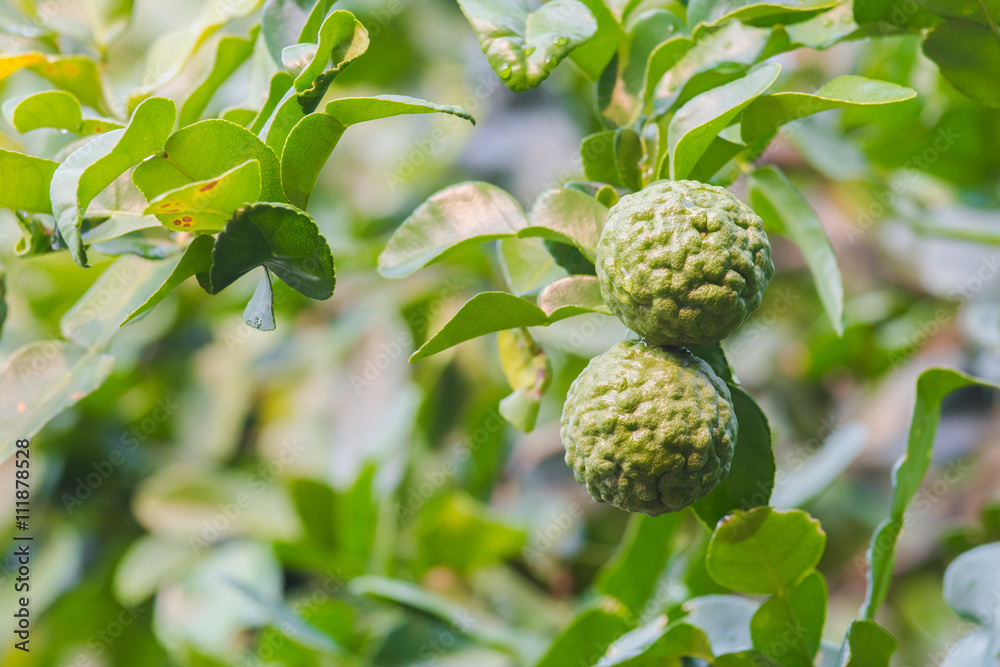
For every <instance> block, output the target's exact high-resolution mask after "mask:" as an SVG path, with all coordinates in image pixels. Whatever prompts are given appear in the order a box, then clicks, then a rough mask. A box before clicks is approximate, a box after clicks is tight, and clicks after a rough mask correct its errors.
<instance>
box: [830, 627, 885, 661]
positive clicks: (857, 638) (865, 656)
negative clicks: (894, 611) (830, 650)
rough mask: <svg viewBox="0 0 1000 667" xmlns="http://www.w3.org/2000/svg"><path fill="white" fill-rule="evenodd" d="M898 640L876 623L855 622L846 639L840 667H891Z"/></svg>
mask: <svg viewBox="0 0 1000 667" xmlns="http://www.w3.org/2000/svg"><path fill="white" fill-rule="evenodd" d="M895 651H896V640H895V639H894V638H893V636H892V635H890V634H889V633H888V632H887V631H886V630H885V629H884V628H882V627H881V626H879V625H877V624H876V623H875V622H874V621H866V620H861V621H854V622H853V623H851V628H850V630H848V632H847V637H846V638H845V639H844V645H843V647H842V648H841V650H840V656H839V657H838V662H837V665H838V667H889V660H890V659H891V657H892V654H893V653H894V652H895Z"/></svg>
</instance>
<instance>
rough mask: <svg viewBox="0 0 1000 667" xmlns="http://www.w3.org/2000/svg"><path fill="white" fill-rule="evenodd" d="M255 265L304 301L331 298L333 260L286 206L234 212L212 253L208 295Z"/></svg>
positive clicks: (305, 221)
mask: <svg viewBox="0 0 1000 667" xmlns="http://www.w3.org/2000/svg"><path fill="white" fill-rule="evenodd" d="M258 266H264V267H267V268H268V269H270V270H271V271H272V272H273V273H274V274H275V275H276V276H278V277H279V278H281V279H282V280H283V281H284V282H285V283H286V284H287V285H288V286H289V287H291V288H292V289H294V290H296V291H297V292H299V293H300V294H303V295H304V296H307V297H309V298H310V299H319V300H323V299H329V298H330V297H331V296H333V289H334V286H335V285H336V277H335V275H334V268H333V255H331V253H330V246H329V245H327V243H326V239H324V238H323V237H322V236H321V235H320V233H319V228H318V227H316V223H315V222H313V219H312V218H310V217H309V216H308V215H306V214H305V213H303V212H302V211H300V210H298V209H296V208H294V207H292V206H288V205H287V204H269V203H257V204H252V205H250V206H245V207H243V208H241V209H240V210H238V211H237V212H236V215H234V216H233V219H232V220H230V221H229V223H228V224H227V225H226V227H225V229H223V230H222V231H221V232H219V236H218V238H217V239H216V241H215V249H214V250H213V251H212V269H211V272H210V273H209V285H210V286H211V290H210V292H211V293H212V294H218V293H219V292H220V291H222V290H223V289H225V288H226V287H228V286H229V285H231V284H233V283H234V282H235V281H236V280H237V279H238V278H240V277H241V276H243V275H244V274H246V273H249V272H250V271H252V270H253V269H255V268H257V267H258Z"/></svg>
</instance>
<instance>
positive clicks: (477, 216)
mask: <svg viewBox="0 0 1000 667" xmlns="http://www.w3.org/2000/svg"><path fill="white" fill-rule="evenodd" d="M527 224H528V223H527V220H526V219H525V217H524V212H523V211H522V210H521V207H520V206H519V205H518V203H517V202H516V201H515V200H514V198H513V197H511V196H510V195H509V194H507V193H506V192H504V191H503V190H501V189H500V188H498V187H496V186H495V185H490V184H489V183H482V182H468V183H460V184H458V185H453V186H451V187H449V188H445V189H444V190H441V191H440V192H438V193H436V194H434V195H432V196H431V197H430V198H429V199H428V200H427V201H425V202H424V203H423V204H421V205H420V206H419V207H417V210H416V211H414V212H413V214H412V215H411V216H410V217H409V218H407V219H406V220H404V221H403V224H402V225H400V227H399V229H397V230H396V232H395V233H394V234H393V235H392V238H390V239H389V243H388V244H387V245H386V247H385V250H383V251H382V254H381V255H379V258H378V272H379V273H380V274H382V275H383V276H385V277H386V278H403V277H406V276H408V275H410V274H411V273H414V272H415V271H417V270H419V269H422V268H423V267H425V266H427V265H428V264H431V263H433V262H435V261H437V260H439V259H441V258H442V257H443V256H445V255H446V254H448V253H451V252H454V251H456V250H458V249H460V248H463V247H467V246H469V245H473V244H477V245H478V244H480V243H484V242H486V241H495V240H497V239H502V238H505V237H509V236H514V235H515V234H517V232H518V231H520V230H521V229H523V228H524V227H526V226H527Z"/></svg>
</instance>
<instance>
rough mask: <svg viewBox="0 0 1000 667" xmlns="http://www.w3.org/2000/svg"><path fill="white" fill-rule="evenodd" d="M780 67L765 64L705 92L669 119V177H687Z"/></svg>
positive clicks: (771, 80)
mask: <svg viewBox="0 0 1000 667" xmlns="http://www.w3.org/2000/svg"><path fill="white" fill-rule="evenodd" d="M780 71H781V66H780V65H778V64H777V63H770V64H767V65H762V66H760V67H758V68H757V69H755V70H753V71H751V72H750V73H749V74H747V75H746V76H745V77H743V78H741V79H737V80H736V81H733V82H731V83H727V84H725V85H722V86H719V87H718V88H714V89H712V90H709V91H708V92H705V93H702V94H700V95H698V96H696V97H694V98H692V99H691V100H690V101H688V103H687V104H685V105H684V106H682V107H681V108H680V109H679V110H678V111H677V113H676V114H675V115H674V117H673V118H672V119H671V120H670V126H669V128H668V130H667V150H668V155H667V159H669V161H670V162H669V164H670V178H672V179H674V180H679V179H682V178H686V177H687V176H688V174H690V173H691V170H692V169H693V168H694V166H695V165H696V164H697V163H698V159H699V158H701V156H702V154H703V153H704V152H705V150H706V149H707V148H708V147H709V146H710V145H711V143H712V141H713V140H715V138H716V137H717V136H718V134H719V132H721V131H722V130H723V129H724V128H725V127H726V126H727V125H729V122H730V121H731V120H732V119H733V118H735V117H736V115H737V114H738V113H739V112H740V111H742V110H743V108H744V107H746V106H747V105H748V104H750V103H751V102H752V101H753V100H754V99H756V98H757V97H759V96H760V95H761V94H763V93H764V91H766V90H767V89H768V88H770V87H771V84H773V83H774V82H775V80H776V79H777V78H778V73H779V72H780Z"/></svg>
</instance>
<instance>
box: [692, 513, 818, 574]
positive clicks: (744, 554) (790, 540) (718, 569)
mask: <svg viewBox="0 0 1000 667" xmlns="http://www.w3.org/2000/svg"><path fill="white" fill-rule="evenodd" d="M825 545H826V534H825V533H824V532H823V531H822V529H821V528H820V526H819V522H818V521H816V520H815V519H813V518H812V517H810V516H809V515H808V514H806V513H805V512H802V511H799V510H773V509H771V508H770V507H758V508H756V509H753V510H750V511H749V512H741V511H736V512H734V513H733V514H732V515H730V516H728V517H727V518H725V519H723V520H722V521H720V522H719V525H718V526H717V527H716V529H715V533H714V534H713V535H712V540H711V542H709V545H708V556H707V557H706V558H707V559H706V565H707V567H708V573H709V574H710V575H711V576H712V578H713V579H715V581H717V582H718V583H719V584H721V585H722V586H725V587H726V588H731V589H733V590H736V591H740V592H743V593H755V594H785V593H787V592H788V591H789V590H790V589H791V588H792V587H793V586H795V585H796V584H797V583H798V582H799V581H801V580H802V578H803V577H805V576H806V575H807V574H808V573H809V572H810V571H811V570H812V569H813V568H814V567H816V564H817V563H818V562H819V558H820V556H821V555H822V554H823V547H824V546H825Z"/></svg>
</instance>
